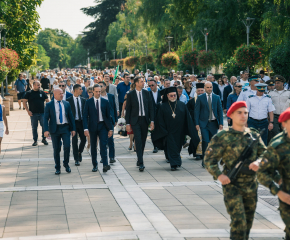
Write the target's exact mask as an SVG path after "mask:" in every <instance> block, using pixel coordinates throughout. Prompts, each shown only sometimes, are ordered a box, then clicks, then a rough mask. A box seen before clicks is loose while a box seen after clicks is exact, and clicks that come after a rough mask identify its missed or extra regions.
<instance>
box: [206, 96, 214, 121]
mask: <svg viewBox="0 0 290 240" xmlns="http://www.w3.org/2000/svg"><path fill="white" fill-rule="evenodd" d="M209 96H210V99H211V109H213V107H212V93H211V94H209ZM206 100H207V102H208V94H207V93H206ZM215 119H216V118H215V116H214V113H213V110H212V119H209V120H215Z"/></svg>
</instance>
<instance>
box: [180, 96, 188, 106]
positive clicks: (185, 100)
mask: <svg viewBox="0 0 290 240" xmlns="http://www.w3.org/2000/svg"><path fill="white" fill-rule="evenodd" d="M179 101H180V102H184V103H185V104H187V99H186V96H185V95H184V94H181V96H180V97H179Z"/></svg>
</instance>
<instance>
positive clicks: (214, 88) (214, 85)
mask: <svg viewBox="0 0 290 240" xmlns="http://www.w3.org/2000/svg"><path fill="white" fill-rule="evenodd" d="M206 80H207V81H209V82H211V83H212V92H213V93H214V94H216V95H218V96H220V98H221V97H222V93H221V90H220V88H219V85H218V84H217V83H215V82H214V81H215V79H214V77H213V76H212V75H208V76H207V78H206Z"/></svg>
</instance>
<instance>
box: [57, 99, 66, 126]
mask: <svg viewBox="0 0 290 240" xmlns="http://www.w3.org/2000/svg"><path fill="white" fill-rule="evenodd" d="M60 106H61V109H62V123H60V120H59V113H60V111H59V103H58V101H57V100H56V99H54V108H55V117H56V124H57V125H60V124H65V123H68V121H67V118H66V115H65V108H64V105H63V102H62V101H60Z"/></svg>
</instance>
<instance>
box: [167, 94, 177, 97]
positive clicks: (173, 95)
mask: <svg viewBox="0 0 290 240" xmlns="http://www.w3.org/2000/svg"><path fill="white" fill-rule="evenodd" d="M168 96H169V97H176V94H172V95H171V94H169V95H168Z"/></svg>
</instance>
